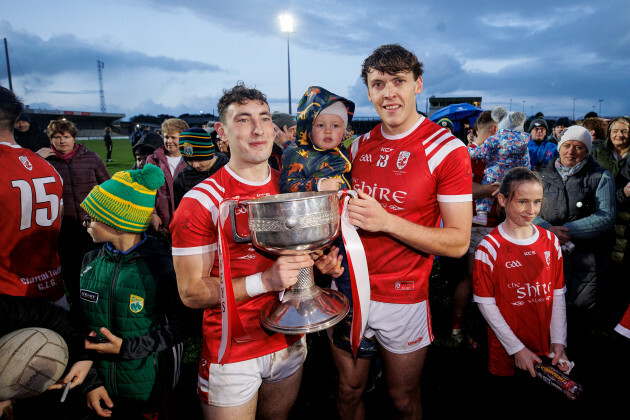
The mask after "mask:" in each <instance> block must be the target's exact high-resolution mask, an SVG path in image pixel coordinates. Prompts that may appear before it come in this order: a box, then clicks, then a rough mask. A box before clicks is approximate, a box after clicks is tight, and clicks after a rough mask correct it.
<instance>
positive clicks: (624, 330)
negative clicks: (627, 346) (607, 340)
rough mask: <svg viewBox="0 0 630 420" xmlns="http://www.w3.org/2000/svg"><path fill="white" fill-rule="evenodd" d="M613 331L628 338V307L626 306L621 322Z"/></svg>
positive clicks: (629, 327) (629, 325)
mask: <svg viewBox="0 0 630 420" xmlns="http://www.w3.org/2000/svg"><path fill="white" fill-rule="evenodd" d="M615 331H617V332H618V333H619V334H621V335H623V336H624V337H628V338H630V305H628V309H626V313H625V314H624V315H623V318H621V322H619V324H618V325H617V326H616V327H615Z"/></svg>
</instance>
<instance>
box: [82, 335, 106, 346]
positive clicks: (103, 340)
mask: <svg viewBox="0 0 630 420" xmlns="http://www.w3.org/2000/svg"><path fill="white" fill-rule="evenodd" d="M85 338H86V339H87V340H88V341H89V342H91V343H96V344H99V343H109V340H108V339H107V338H104V337H98V336H92V335H86V336H85Z"/></svg>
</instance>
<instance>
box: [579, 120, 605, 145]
mask: <svg viewBox="0 0 630 420" xmlns="http://www.w3.org/2000/svg"><path fill="white" fill-rule="evenodd" d="M582 127H584V128H586V129H587V130H589V131H590V130H594V131H595V135H594V136H593V140H596V139H599V140H604V136H605V135H606V123H605V122H604V120H602V119H601V118H598V117H590V118H587V119H585V120H584V121H582Z"/></svg>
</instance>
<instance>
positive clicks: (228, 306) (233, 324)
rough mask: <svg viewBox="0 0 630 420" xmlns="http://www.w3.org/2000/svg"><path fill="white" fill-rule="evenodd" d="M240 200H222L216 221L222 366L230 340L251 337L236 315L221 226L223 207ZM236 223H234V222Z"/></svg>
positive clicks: (229, 347) (236, 308)
mask: <svg viewBox="0 0 630 420" xmlns="http://www.w3.org/2000/svg"><path fill="white" fill-rule="evenodd" d="M241 200H242V198H237V199H233V198H229V199H224V200H223V201H221V204H219V216H218V220H217V226H218V233H219V240H218V243H219V246H218V247H217V248H218V256H219V284H220V287H221V345H220V346H219V355H218V359H219V363H220V364H223V363H224V360H227V359H228V357H229V356H230V349H231V348H232V340H234V341H236V342H239V343H240V342H246V341H252V340H253V339H252V337H251V336H250V334H249V333H248V332H247V331H246V330H245V327H244V326H243V323H242V322H241V318H240V316H239V313H238V307H237V306H236V299H235V297H234V288H233V287H232V270H231V265H230V248H229V245H228V243H227V239H226V237H225V232H224V231H223V225H224V224H225V221H226V220H227V217H228V215H229V211H225V207H226V206H228V205H229V204H230V202H234V201H236V204H237V205H238V204H240V202H241ZM234 223H236V221H234Z"/></svg>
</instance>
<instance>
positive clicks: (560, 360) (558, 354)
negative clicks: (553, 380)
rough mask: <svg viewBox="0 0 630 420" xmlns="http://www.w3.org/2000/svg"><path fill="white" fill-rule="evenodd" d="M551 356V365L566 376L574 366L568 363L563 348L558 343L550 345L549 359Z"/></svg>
mask: <svg viewBox="0 0 630 420" xmlns="http://www.w3.org/2000/svg"><path fill="white" fill-rule="evenodd" d="M552 355H553V359H551V364H552V365H553V366H556V367H557V368H558V369H559V370H561V371H562V372H566V373H567V374H568V373H569V372H570V371H571V369H572V368H573V366H574V365H575V364H574V363H572V362H569V357H568V356H567V353H566V351H565V350H564V346H563V345H562V344H560V343H551V351H550V352H549V357H552Z"/></svg>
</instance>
